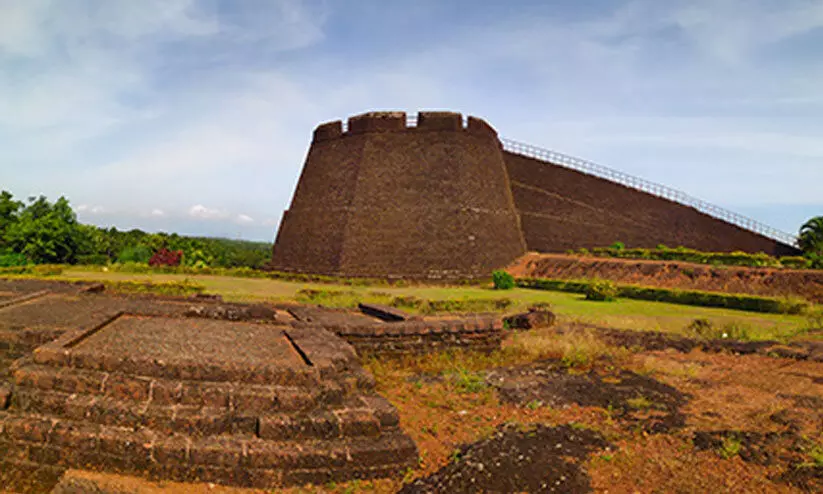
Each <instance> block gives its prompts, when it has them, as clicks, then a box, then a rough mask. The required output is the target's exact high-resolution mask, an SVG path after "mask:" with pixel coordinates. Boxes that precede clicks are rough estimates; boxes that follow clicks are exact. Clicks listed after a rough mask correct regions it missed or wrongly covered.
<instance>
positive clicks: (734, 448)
mask: <svg viewBox="0 0 823 494" xmlns="http://www.w3.org/2000/svg"><path fill="white" fill-rule="evenodd" d="M741 446H742V444H741V442H740V438H738V437H735V436H726V437H725V438H723V444H721V445H720V451H719V453H720V456H721V457H722V458H723V459H725V460H728V459H729V458H734V457H735V456H737V455H738V454H740V448H741Z"/></svg>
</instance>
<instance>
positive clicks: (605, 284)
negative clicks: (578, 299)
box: [586, 280, 618, 302]
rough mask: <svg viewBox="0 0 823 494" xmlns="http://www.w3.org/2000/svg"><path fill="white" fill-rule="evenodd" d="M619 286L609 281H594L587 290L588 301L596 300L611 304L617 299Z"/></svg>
mask: <svg viewBox="0 0 823 494" xmlns="http://www.w3.org/2000/svg"><path fill="white" fill-rule="evenodd" d="M617 292H618V290H617V285H615V284H614V282H612V281H609V280H596V281H593V282H592V283H591V284H589V286H588V287H587V288H586V300H595V301H598V302H611V301H612V300H614V299H615V298H617Z"/></svg>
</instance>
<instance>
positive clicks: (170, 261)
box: [149, 248, 183, 266]
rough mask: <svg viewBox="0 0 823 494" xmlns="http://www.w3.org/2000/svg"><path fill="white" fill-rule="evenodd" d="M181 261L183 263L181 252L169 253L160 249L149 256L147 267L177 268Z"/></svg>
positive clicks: (169, 251) (164, 249)
mask: <svg viewBox="0 0 823 494" xmlns="http://www.w3.org/2000/svg"><path fill="white" fill-rule="evenodd" d="M181 261H183V251H182V250H175V251H171V250H168V249H166V248H162V249H160V250H158V251H157V252H155V253H154V255H153V256H151V259H149V266H179V265H180V262H181Z"/></svg>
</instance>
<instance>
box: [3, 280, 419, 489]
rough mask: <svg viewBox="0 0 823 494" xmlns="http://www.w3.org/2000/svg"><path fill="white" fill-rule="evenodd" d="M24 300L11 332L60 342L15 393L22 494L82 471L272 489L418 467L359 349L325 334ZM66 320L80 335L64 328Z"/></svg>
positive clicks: (180, 310)
mask: <svg viewBox="0 0 823 494" xmlns="http://www.w3.org/2000/svg"><path fill="white" fill-rule="evenodd" d="M11 299H14V300H17V303H15V304H12V305H9V306H7V307H0V328H2V330H5V331H8V332H10V333H11V332H24V331H32V328H40V329H43V330H45V328H51V329H50V330H51V331H53V332H55V334H59V336H58V337H57V338H56V339H53V340H52V341H50V342H48V343H45V344H42V345H40V346H38V347H37V348H36V349H35V350H34V351H33V353H30V354H28V356H26V355H24V356H23V358H20V359H18V360H16V361H15V362H14V363H13V364H12V365H11V367H10V369H9V370H8V373H7V378H8V379H9V384H7V385H0V386H2V387H4V389H6V390H7V391H8V392H9V394H10V396H7V397H6V398H5V403H0V405H2V406H0V481H2V482H3V485H4V486H6V487H11V488H12V489H15V490H23V491H47V490H48V489H50V488H51V486H52V485H54V483H55V482H56V481H57V480H58V479H59V477H60V476H61V475H62V473H63V472H64V471H65V469H67V468H79V469H88V470H101V471H110V472H115V473H123V474H128V475H138V476H144V477H148V478H151V479H165V480H176V481H184V482H214V483H220V484H226V485H234V486H246V487H261V488H271V487H278V486H286V485H295V484H304V483H307V482H312V483H325V482H328V481H345V480H350V479H356V478H364V479H365V478H375V477H386V476H391V475H396V474H398V473H400V472H402V471H404V470H406V469H407V468H408V467H411V466H414V465H416V463H417V449H416V447H415V445H414V443H413V442H412V441H411V439H409V438H408V437H407V436H406V435H405V434H403V433H402V431H401V430H400V428H399V427H398V416H397V412H396V410H395V409H394V407H393V406H392V405H391V404H390V403H389V402H387V401H386V400H385V399H383V398H382V397H380V396H379V395H377V394H376V393H375V392H374V381H373V378H372V377H371V376H370V375H369V374H368V373H366V372H365V371H364V370H363V369H362V367H361V366H360V364H359V362H358V360H357V355H356V354H355V351H354V349H353V348H352V347H351V346H350V345H349V344H348V343H346V342H345V341H344V340H342V339H341V338H339V337H338V336H336V335H334V334H332V333H330V332H328V331H325V330H323V329H321V328H318V327H291V326H285V325H282V324H280V323H278V321H277V320H276V319H272V320H271V321H268V322H266V323H258V322H229V321H220V320H214V319H207V318H202V317H201V318H198V317H184V314H185V313H186V312H187V310H188V309H190V307H191V302H188V303H187V302H185V301H182V300H181V301H177V302H175V301H153V302H151V303H147V302H145V301H144V302H140V301H134V300H130V299H127V298H119V297H112V296H107V295H94V294H80V293H71V292H70V291H67V292H66V293H57V292H54V291H52V292H48V293H44V294H41V295H38V296H37V297H35V298H32V299H31V300H29V301H25V300H21V299H20V297H19V296H18V294H15V297H8V298H7V300H11ZM0 300H2V299H0ZM155 302H156V303H155ZM141 304H142V305H141ZM69 306H71V307H72V309H67V307H69ZM44 307H50V309H49V310H43V309H44ZM63 311H65V312H66V313H67V314H68V313H71V315H70V316H67V317H68V319H64V320H70V321H71V322H72V323H73V324H76V327H75V328H73V329H65V327H64V326H63V325H62V324H57V322H56V321H54V320H52V319H54V318H55V317H56V316H54V314H61V313H62V312H63ZM61 318H62V316H61Z"/></svg>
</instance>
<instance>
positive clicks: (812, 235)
mask: <svg viewBox="0 0 823 494" xmlns="http://www.w3.org/2000/svg"><path fill="white" fill-rule="evenodd" d="M799 244H800V248H801V249H803V252H805V253H806V254H812V253H820V254H823V216H817V217H814V218H812V219H810V220H809V221H807V222H806V223H804V224H803V226H801V227H800V241H799Z"/></svg>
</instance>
